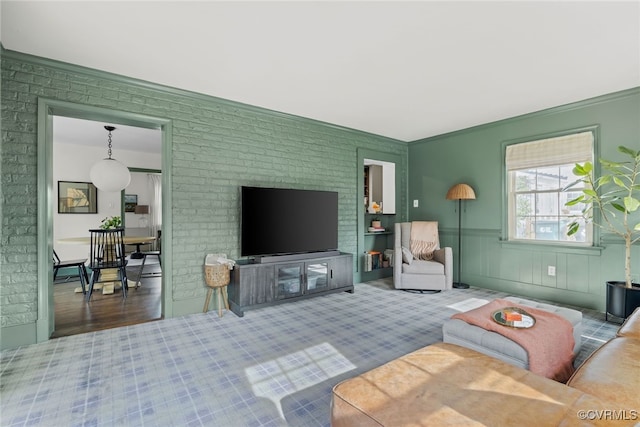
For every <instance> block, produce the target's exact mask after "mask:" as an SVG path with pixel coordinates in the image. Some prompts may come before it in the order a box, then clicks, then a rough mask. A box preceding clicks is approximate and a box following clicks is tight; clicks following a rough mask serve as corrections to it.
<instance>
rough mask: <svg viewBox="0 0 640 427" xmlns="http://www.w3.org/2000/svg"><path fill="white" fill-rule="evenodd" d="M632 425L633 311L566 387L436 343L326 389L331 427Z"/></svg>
mask: <svg viewBox="0 0 640 427" xmlns="http://www.w3.org/2000/svg"><path fill="white" fill-rule="evenodd" d="M638 423H640V309H637V310H636V311H635V312H634V313H633V314H632V315H631V316H630V317H629V318H628V319H627V321H626V322H625V324H624V325H623V326H622V327H621V328H620V329H619V331H618V335H617V336H616V337H615V338H613V339H611V340H610V341H609V342H607V343H606V344H604V345H603V346H602V347H600V348H599V349H598V350H597V351H595V352H594V353H593V354H592V355H591V356H590V357H589V358H588V359H587V360H586V361H585V362H584V363H583V364H582V365H581V366H580V367H579V368H578V369H577V370H576V372H575V373H574V375H573V376H572V377H571V378H570V379H569V381H568V382H567V384H566V385H565V384H562V383H558V382H555V381H553V380H550V379H547V378H544V377H541V376H538V375H536V374H533V373H531V372H529V371H527V370H525V369H522V368H519V367H516V366H513V365H510V364H507V363H505V362H503V361H501V360H498V359H495V358H493V357H490V356H486V355H484V354H481V353H478V352H476V351H474V350H470V349H468V348H464V347H460V346H457V345H454V344H447V343H438V344H434V345H430V346H427V347H424V348H422V349H420V350H417V351H415V352H413V353H410V354H407V355H405V356H403V357H400V358H398V359H396V360H393V361H391V362H389V363H387V364H385V365H382V366H380V367H378V368H376V369H373V370H371V371H369V372H366V373H364V374H362V375H359V376H357V377H355V378H351V379H349V380H346V381H343V382H341V383H339V384H337V385H336V386H335V387H334V389H333V399H332V404H331V425H332V426H334V427H343V426H349V427H354V426H394V427H396V426H398V427H399V426H441V425H464V426H467V425H469V426H475V425H477V426H503V425H504V426H506V425H513V426H542V425H544V426H582V425H603V426H610V425H614V426H617V425H638Z"/></svg>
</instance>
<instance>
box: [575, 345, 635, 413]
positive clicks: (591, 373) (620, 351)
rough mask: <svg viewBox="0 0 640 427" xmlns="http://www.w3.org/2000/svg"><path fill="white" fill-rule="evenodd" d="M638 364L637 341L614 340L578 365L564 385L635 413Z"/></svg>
mask: <svg viewBox="0 0 640 427" xmlns="http://www.w3.org/2000/svg"><path fill="white" fill-rule="evenodd" d="M638 361H640V342H638V340H637V339H634V338H631V337H617V338H613V339H612V340H610V341H609V342H607V343H606V344H605V345H603V346H602V347H600V348H599V349H597V350H596V351H595V352H593V354H591V356H589V358H588V359H587V360H586V361H585V362H584V363H583V364H582V365H580V367H579V368H578V370H577V371H576V372H574V374H573V376H572V377H571V378H570V379H569V381H568V382H567V385H568V386H570V387H573V388H575V389H578V390H582V391H584V392H585V393H589V394H591V395H593V396H597V397H600V398H603V399H607V400H610V401H612V402H615V403H617V404H618V405H619V406H621V407H622V408H626V409H627V410H630V409H638V408H639V407H638V402H639V401H640V400H639V397H638V393H640V372H638Z"/></svg>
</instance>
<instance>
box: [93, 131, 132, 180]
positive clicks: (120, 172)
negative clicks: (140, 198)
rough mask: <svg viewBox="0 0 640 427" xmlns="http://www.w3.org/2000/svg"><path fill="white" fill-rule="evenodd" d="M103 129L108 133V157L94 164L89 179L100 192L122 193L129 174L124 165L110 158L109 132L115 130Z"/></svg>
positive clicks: (129, 177) (129, 176) (129, 178)
mask: <svg viewBox="0 0 640 427" xmlns="http://www.w3.org/2000/svg"><path fill="white" fill-rule="evenodd" d="M104 128H105V129H106V130H107V131H109V137H108V141H109V150H108V151H107V153H108V154H109V157H107V158H106V159H102V160H100V161H99V162H98V163H96V164H94V165H93V167H92V168H91V171H90V172H89V177H90V178H91V182H92V183H93V185H95V186H96V187H97V188H98V189H100V190H102V191H111V192H113V191H122V190H124V189H125V188H126V187H127V186H128V185H129V183H130V182H131V174H130V173H129V169H128V168H127V167H126V166H125V165H123V164H122V163H120V162H119V161H117V160H116V159H112V158H111V132H112V131H114V130H115V129H116V128H115V127H113V126H105V127H104Z"/></svg>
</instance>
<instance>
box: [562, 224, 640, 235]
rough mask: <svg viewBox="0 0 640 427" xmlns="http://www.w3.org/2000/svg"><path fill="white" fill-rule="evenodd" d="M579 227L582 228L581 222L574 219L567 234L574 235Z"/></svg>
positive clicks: (568, 227)
mask: <svg viewBox="0 0 640 427" xmlns="http://www.w3.org/2000/svg"><path fill="white" fill-rule="evenodd" d="M639 225H640V224H639ZM579 228H580V224H579V223H578V222H577V221H573V222H572V223H571V224H569V225H568V226H567V236H573V235H574V234H576V233H577V232H578V229H579Z"/></svg>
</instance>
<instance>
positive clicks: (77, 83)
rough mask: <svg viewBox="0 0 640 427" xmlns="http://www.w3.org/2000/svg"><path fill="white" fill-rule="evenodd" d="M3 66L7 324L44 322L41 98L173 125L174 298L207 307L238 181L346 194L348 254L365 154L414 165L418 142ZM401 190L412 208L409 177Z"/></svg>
mask: <svg viewBox="0 0 640 427" xmlns="http://www.w3.org/2000/svg"><path fill="white" fill-rule="evenodd" d="M1 62H2V64H1V68H2V77H1V78H2V82H1V89H2V93H1V99H2V149H1V151H0V153H1V155H2V160H1V162H0V168H1V176H2V205H1V208H2V214H3V217H2V249H1V253H0V271H1V272H2V276H1V279H0V311H1V312H2V315H1V319H2V322H1V325H2V327H10V326H16V325H24V324H28V323H33V322H35V321H36V316H37V299H38V296H37V258H36V256H37V243H36V236H37V229H36V226H37V218H36V213H37V103H38V98H39V97H45V98H49V99H55V100H61V101H68V102H73V103H78V104H84V105H90V106H97V107H104V108H109V109H115V110H121V111H126V112H132V113H139V114H146V115H151V116H156V117H164V118H168V119H170V120H172V124H173V127H172V129H173V148H172V154H171V155H172V156H173V169H172V170H171V171H164V173H171V174H172V178H173V184H172V191H173V202H172V215H173V248H174V251H173V253H174V259H173V265H172V266H173V277H172V280H173V289H172V290H171V292H172V298H173V300H174V301H180V300H187V299H193V298H202V300H203V301H204V293H205V288H204V286H203V277H202V264H203V261H204V256H205V255H206V254H207V253H217V252H225V253H227V254H228V255H229V256H230V257H231V258H237V257H239V254H240V248H239V213H240V210H239V194H240V190H239V188H240V186H242V185H256V186H273V187H295V188H304V189H321V190H333V191H338V192H339V249H340V250H342V251H344V252H350V253H353V254H356V253H357V251H358V250H357V213H356V211H357V202H358V201H357V185H359V184H360V181H361V179H360V174H361V171H360V168H359V167H358V165H357V149H358V148H362V147H366V148H368V149H372V150H379V151H383V152H388V153H393V154H397V155H399V156H400V157H401V159H402V164H400V165H398V167H399V168H400V169H401V170H402V171H406V170H407V164H406V163H407V151H408V145H407V144H406V143H403V142H400V141H396V140H393V139H389V138H385V137H381V136H376V135H371V134H367V133H364V132H358V131H353V130H350V129H345V128H341V127H339V126H333V125H330V124H326V123H322V122H317V121H313V120H309V119H304V118H300V117H294V116H288V115H285V114H281V113H276V112H272V111H269V110H264V109H260V108H256V107H251V106H246V105H243V104H239V103H233V102H230V101H226V100H221V99H217V98H214V97H206V96H203V95H198V94H192V93H189V92H186V91H179V90H175V89H170V88H163V87H161V86H158V85H153V84H148V83H145V82H139V81H136V80H134V79H129V78H122V77H119V76H115V75H110V74H107V73H100V72H96V71H95V70H87V69H84V68H82V67H75V66H72V65H69V64H59V63H56V62H55V61H48V60H42V59H39V58H32V57H29V56H27V55H22V54H17V53H15V52H10V51H6V50H3V51H2V61H1ZM309 102H313V100H310V101H309ZM401 189H402V191H401V192H400V194H399V195H398V197H399V199H398V207H399V209H400V212H406V206H407V201H406V194H407V182H406V173H404V174H403V176H402V182H401ZM355 258H356V259H357V257H355ZM354 268H355V265H354Z"/></svg>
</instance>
